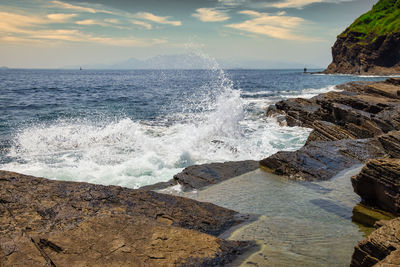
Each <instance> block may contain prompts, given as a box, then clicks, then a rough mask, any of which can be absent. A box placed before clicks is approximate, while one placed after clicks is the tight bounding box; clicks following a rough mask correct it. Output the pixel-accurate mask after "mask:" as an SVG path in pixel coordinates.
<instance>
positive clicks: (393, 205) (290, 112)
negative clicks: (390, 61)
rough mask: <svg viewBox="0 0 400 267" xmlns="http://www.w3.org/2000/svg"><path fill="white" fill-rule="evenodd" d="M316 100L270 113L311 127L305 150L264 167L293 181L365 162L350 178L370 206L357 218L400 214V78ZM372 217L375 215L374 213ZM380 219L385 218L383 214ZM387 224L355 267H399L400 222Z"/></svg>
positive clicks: (359, 251) (352, 86)
mask: <svg viewBox="0 0 400 267" xmlns="http://www.w3.org/2000/svg"><path fill="white" fill-rule="evenodd" d="M337 89H341V90H342V91H341V92H328V93H326V94H322V95H318V96H316V97H313V98H311V99H298V98H297V99H288V100H285V101H281V102H278V103H277V104H276V105H275V106H271V107H270V108H269V109H268V111H267V114H268V115H274V114H278V116H282V115H284V116H285V117H286V121H287V124H288V125H289V126H303V127H309V128H312V129H313V131H312V132H311V134H310V135H309V137H308V139H307V142H306V144H305V146H304V147H302V148H301V149H299V150H298V151H294V152H278V153H276V154H274V155H272V156H270V157H268V158H266V159H263V160H261V161H260V165H261V167H262V169H264V170H266V171H269V172H273V173H275V174H278V175H285V176H288V177H289V178H290V179H294V180H309V181H313V180H321V179H322V180H326V179H330V178H331V177H333V176H334V175H335V174H336V173H338V172H339V171H340V170H342V169H344V168H346V167H348V166H351V165H352V164H357V163H365V164H366V165H365V166H364V167H363V169H362V170H361V172H360V173H359V174H358V175H355V176H353V177H352V178H351V181H352V185H353V188H354V191H355V192H356V193H357V194H358V195H360V196H361V198H362V203H363V204H364V205H367V206H366V207H365V206H359V207H356V208H355V211H353V213H354V214H353V216H354V218H356V219H357V218H358V219H359V221H363V220H364V221H367V222H368V223H369V224H371V223H373V222H374V221H375V216H376V215H377V214H378V215H379V214H380V212H373V211H374V209H371V211H368V209H369V208H368V207H372V208H375V207H376V208H378V209H382V210H383V213H382V214H384V212H385V211H386V212H390V213H388V214H387V215H385V216H387V217H388V218H390V217H391V216H392V215H391V214H394V215H397V216H398V215H399V214H400V97H399V96H400V79H394V78H390V79H387V80H386V81H384V82H353V83H347V84H343V85H340V86H337ZM369 213H371V214H369ZM377 217H382V216H381V215H379V216H377ZM378 224H379V225H383V226H382V227H381V228H379V229H378V230H376V231H375V232H373V233H372V234H371V235H370V236H369V237H368V238H367V239H365V240H363V241H361V242H360V243H359V244H358V245H357V246H356V248H355V252H354V254H353V257H352V262H351V266H354V267H355V266H394V265H400V250H399V248H400V242H399V240H400V236H398V235H399V233H400V219H399V218H396V219H393V220H391V221H388V222H385V223H383V222H379V223H378Z"/></svg>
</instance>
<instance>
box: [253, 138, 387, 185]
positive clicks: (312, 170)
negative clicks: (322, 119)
mask: <svg viewBox="0 0 400 267" xmlns="http://www.w3.org/2000/svg"><path fill="white" fill-rule="evenodd" d="M383 155H385V154H384V153H383V149H382V147H381V146H380V143H379V142H377V141H376V140H374V139H344V140H339V141H330V142H321V141H319V142H316V141H312V142H309V143H308V144H307V145H306V146H304V147H302V148H301V149H299V150H298V151H294V152H291V151H290V152H288V151H281V152H278V153H276V154H274V155H272V156H270V157H268V158H266V159H263V160H261V161H260V165H261V166H262V167H263V169H265V170H267V171H270V172H273V173H275V174H278V175H285V176H288V177H289V178H290V179H293V180H300V181H316V180H328V179H330V178H332V177H333V176H335V175H336V174H338V173H339V172H340V171H342V170H344V169H347V168H350V167H351V166H354V165H357V164H361V163H363V162H365V161H366V160H368V159H369V158H375V157H381V156H383Z"/></svg>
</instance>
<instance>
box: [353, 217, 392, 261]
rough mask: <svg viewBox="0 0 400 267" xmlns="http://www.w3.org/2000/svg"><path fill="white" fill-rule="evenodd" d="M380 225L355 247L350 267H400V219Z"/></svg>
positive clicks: (382, 222)
mask: <svg viewBox="0 0 400 267" xmlns="http://www.w3.org/2000/svg"><path fill="white" fill-rule="evenodd" d="M379 224H380V225H381V227H380V228H378V229H377V230H375V231H374V232H373V233H372V234H371V235H370V236H368V238H367V239H365V240H363V241H361V242H360V243H359V244H358V245H357V246H356V247H355V249H354V253H353V256H352V259H351V264H350V266H352V267H358V266H363V267H368V266H382V267H383V266H387V267H389V266H399V264H400V253H399V252H400V250H399V249H400V218H396V219H393V220H390V221H380V222H379Z"/></svg>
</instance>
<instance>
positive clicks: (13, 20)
mask: <svg viewBox="0 0 400 267" xmlns="http://www.w3.org/2000/svg"><path fill="white" fill-rule="evenodd" d="M50 15H51V14H50ZM61 18H64V19H67V17H62V16H48V15H47V16H43V17H41V16H32V15H29V16H28V15H22V14H17V13H9V12H0V43H1V42H4V43H5V42H7V43H27V42H31V43H40V42H45V41H50V40H51V41H57V42H80V43H96V44H105V45H114V46H151V45H155V44H160V43H163V42H166V41H165V40H161V39H153V40H144V39H138V38H135V37H133V36H128V37H125V38H117V37H111V36H97V35H93V34H89V33H84V32H81V31H79V30H70V29H43V26H46V25H49V24H54V23H58V22H59V21H60V20H61ZM76 23H79V24H81V25H93V24H99V23H102V22H98V21H95V20H82V21H78V22H76ZM99 25H100V24H99ZM35 28H36V29H35Z"/></svg>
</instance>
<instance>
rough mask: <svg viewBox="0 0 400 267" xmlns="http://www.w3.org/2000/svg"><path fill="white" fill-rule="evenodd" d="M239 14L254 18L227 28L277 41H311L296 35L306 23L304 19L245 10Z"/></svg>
mask: <svg viewBox="0 0 400 267" xmlns="http://www.w3.org/2000/svg"><path fill="white" fill-rule="evenodd" d="M239 13H240V14H244V15H249V16H251V17H253V18H252V19H249V20H246V21H244V22H242V23H234V24H228V25H226V27H229V28H233V29H236V30H240V31H245V32H250V33H255V34H259V35H266V36H269V37H273V38H277V39H284V40H303V41H306V40H309V38H306V37H304V36H301V35H298V34H296V33H295V31H296V30H297V29H298V28H299V27H300V26H301V24H302V23H303V22H305V20H304V19H302V18H298V17H290V16H286V15H285V14H284V13H278V14H277V15H270V14H268V13H260V12H257V11H253V10H244V11H240V12H239Z"/></svg>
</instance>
